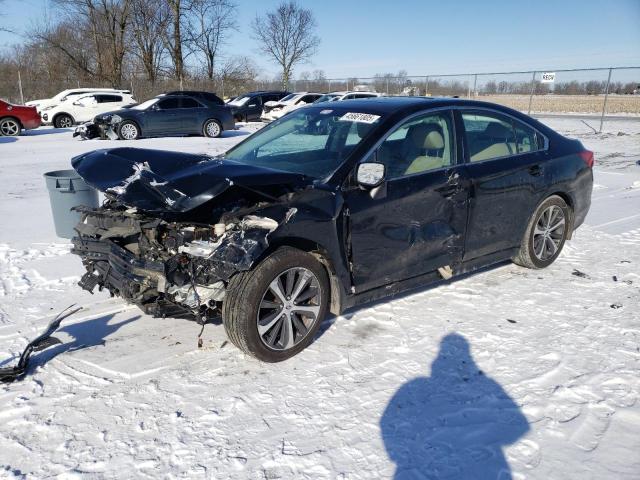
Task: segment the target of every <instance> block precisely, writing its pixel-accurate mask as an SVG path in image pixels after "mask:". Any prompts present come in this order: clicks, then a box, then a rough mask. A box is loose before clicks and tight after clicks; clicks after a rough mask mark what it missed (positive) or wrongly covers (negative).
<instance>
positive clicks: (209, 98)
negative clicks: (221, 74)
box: [164, 90, 224, 105]
mask: <svg viewBox="0 0 640 480" xmlns="http://www.w3.org/2000/svg"><path fill="white" fill-rule="evenodd" d="M164 95H186V96H188V97H193V98H197V99H199V100H204V101H205V102H207V103H209V104H211V105H224V100H222V99H221V98H220V97H219V96H217V95H216V94H215V93H213V92H201V91H198V90H174V91H173V92H167V93H165V94H164Z"/></svg>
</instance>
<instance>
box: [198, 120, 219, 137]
mask: <svg viewBox="0 0 640 480" xmlns="http://www.w3.org/2000/svg"><path fill="white" fill-rule="evenodd" d="M202 134H203V135H204V136H205V137H209V138H218V137H219V136H220V135H222V125H220V122H218V121H217V120H214V119H210V120H207V121H206V122H204V125H203V127H202Z"/></svg>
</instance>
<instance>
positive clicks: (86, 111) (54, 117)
mask: <svg viewBox="0 0 640 480" xmlns="http://www.w3.org/2000/svg"><path fill="white" fill-rule="evenodd" d="M135 103H136V101H135V100H134V99H133V97H132V96H131V94H129V93H119V92H100V93H90V94H88V95H86V94H85V95H83V96H80V97H76V96H72V97H71V98H68V99H67V100H66V101H64V102H62V103H60V104H58V105H55V106H50V107H47V108H45V109H44V110H43V111H42V121H43V122H44V123H51V124H53V126H54V127H56V128H69V127H71V126H73V125H74V124H76V123H84V122H89V121H91V120H93V118H94V117H95V116H96V115H100V114H102V113H107V112H111V111H113V110H120V109H121V108H124V107H128V106H129V105H134V104H135Z"/></svg>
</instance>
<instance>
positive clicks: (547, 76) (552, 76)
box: [540, 72, 556, 83]
mask: <svg viewBox="0 0 640 480" xmlns="http://www.w3.org/2000/svg"><path fill="white" fill-rule="evenodd" d="M555 80H556V72H543V73H542V80H540V81H541V82H542V83H553V82H555Z"/></svg>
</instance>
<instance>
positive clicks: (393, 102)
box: [305, 96, 552, 133]
mask: <svg viewBox="0 0 640 480" xmlns="http://www.w3.org/2000/svg"><path fill="white" fill-rule="evenodd" d="M325 104H326V105H327V106H330V107H331V108H333V109H340V110H347V111H348V110H349V108H353V110H354V111H358V112H366V113H373V114H376V115H389V114H398V115H399V116H403V115H409V114H411V113H414V112H418V111H420V110H422V109H431V108H439V107H467V108H490V109H491V110H495V111H497V112H503V113H506V114H508V115H511V116H512V117H515V118H518V119H520V120H522V121H523V122H525V123H528V124H529V125H534V126H535V127H536V128H537V129H539V130H541V131H542V132H543V133H547V132H549V131H552V130H550V129H549V127H547V126H546V125H544V124H543V123H541V122H539V121H538V120H536V119H535V118H532V117H530V116H528V115H526V114H524V113H522V112H519V111H518V110H514V109H512V108H509V107H505V106H504V105H499V104H497V103H491V102H483V101H479V100H469V99H466V98H452V97H399V96H398V97H372V98H365V99H354V100H343V101H341V102H321V103H314V104H312V105H311V106H308V107H305V108H313V107H318V106H322V105H325Z"/></svg>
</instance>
